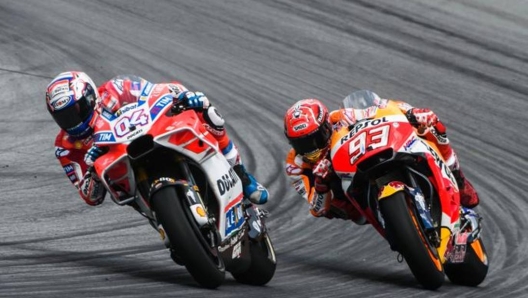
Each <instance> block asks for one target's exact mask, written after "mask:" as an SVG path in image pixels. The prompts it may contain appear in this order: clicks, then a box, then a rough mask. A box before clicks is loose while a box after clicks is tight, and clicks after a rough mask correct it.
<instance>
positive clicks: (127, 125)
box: [114, 110, 149, 138]
mask: <svg viewBox="0 0 528 298" xmlns="http://www.w3.org/2000/svg"><path fill="white" fill-rule="evenodd" d="M148 122H149V120H148V116H147V114H145V113H144V111H143V110H137V111H135V112H134V113H133V114H132V115H131V116H130V117H128V116H124V117H122V118H121V119H120V120H119V121H118V122H117V123H116V125H115V127H114V131H115V134H116V135H117V136H118V137H120V138H121V137H124V136H126V135H127V134H129V133H131V132H132V131H134V130H136V127H138V126H145V125H147V124H148Z"/></svg>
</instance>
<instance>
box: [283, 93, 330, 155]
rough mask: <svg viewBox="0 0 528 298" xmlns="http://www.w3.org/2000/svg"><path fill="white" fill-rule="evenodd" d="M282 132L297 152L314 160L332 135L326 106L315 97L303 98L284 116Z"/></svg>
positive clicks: (327, 144) (325, 146)
mask: <svg viewBox="0 0 528 298" xmlns="http://www.w3.org/2000/svg"><path fill="white" fill-rule="evenodd" d="M284 134H285V135H286V138H288V141H289V142H290V145H291V146H292V147H293V149H294V150H295V152H296V153H297V154H301V155H303V156H304V157H305V158H306V159H307V160H308V161H310V162H315V161H317V159H319V157H320V156H321V153H322V152H323V151H324V150H325V149H326V148H328V146H329V139H330V137H331V136H332V125H331V124H330V122H329V113H328V108H327V107H326V106H325V105H324V104H323V103H321V101H319V100H317V99H313V98H310V99H303V100H300V101H298V102H296V103H295V104H294V105H293V106H292V107H291V108H289V109H288V111H287V112H286V115H285V116H284Z"/></svg>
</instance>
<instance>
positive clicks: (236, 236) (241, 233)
mask: <svg viewBox="0 0 528 298" xmlns="http://www.w3.org/2000/svg"><path fill="white" fill-rule="evenodd" d="M245 234H246V228H245V227H242V229H240V231H238V233H236V234H234V235H233V236H232V237H231V238H229V241H227V240H226V243H224V244H222V245H220V246H219V247H218V251H220V252H224V251H226V250H227V249H228V248H230V247H232V246H233V245H235V244H237V243H239V242H240V240H241V239H242V237H243V236H244V235H245Z"/></svg>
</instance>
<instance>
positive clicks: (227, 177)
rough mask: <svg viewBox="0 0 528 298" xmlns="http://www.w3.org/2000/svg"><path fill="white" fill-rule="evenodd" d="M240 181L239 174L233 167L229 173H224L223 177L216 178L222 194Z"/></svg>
mask: <svg viewBox="0 0 528 298" xmlns="http://www.w3.org/2000/svg"><path fill="white" fill-rule="evenodd" d="M237 182H238V176H237V174H236V173H235V171H234V170H233V169H230V170H229V172H228V173H227V174H224V175H222V178H220V179H218V180H216V184H217V185H218V190H219V191H220V195H222V196H223V195H224V194H225V193H226V192H227V191H229V190H230V189H231V188H233V186H235V184H236V183H237Z"/></svg>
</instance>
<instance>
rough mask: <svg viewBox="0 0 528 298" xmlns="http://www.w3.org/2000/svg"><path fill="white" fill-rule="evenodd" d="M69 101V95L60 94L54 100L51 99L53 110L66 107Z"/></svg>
mask: <svg viewBox="0 0 528 298" xmlns="http://www.w3.org/2000/svg"><path fill="white" fill-rule="evenodd" d="M70 101H71V98H70V97H69V96H62V97H60V98H58V99H56V100H53V101H52V102H51V106H52V107H53V110H54V111H56V110H60V109H62V108H64V107H66V106H67V105H68V104H69V103H70Z"/></svg>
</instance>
